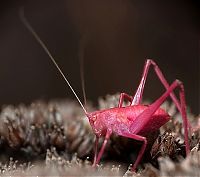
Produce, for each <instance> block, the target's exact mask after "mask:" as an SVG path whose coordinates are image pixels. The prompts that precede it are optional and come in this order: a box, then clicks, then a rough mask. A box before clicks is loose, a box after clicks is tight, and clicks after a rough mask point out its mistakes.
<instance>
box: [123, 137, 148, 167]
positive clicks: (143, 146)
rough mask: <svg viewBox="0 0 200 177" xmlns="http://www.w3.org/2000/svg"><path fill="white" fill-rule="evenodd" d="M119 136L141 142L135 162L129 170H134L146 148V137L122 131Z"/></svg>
mask: <svg viewBox="0 0 200 177" xmlns="http://www.w3.org/2000/svg"><path fill="white" fill-rule="evenodd" d="M121 136H123V137H127V138H131V139H134V140H137V141H142V142H143V144H142V147H141V149H140V151H139V153H138V156H137V158H136V160H135V162H134V164H133V166H132V168H131V171H135V169H136V167H137V166H138V164H139V163H140V161H141V159H142V157H143V155H144V152H145V149H146V146H147V139H146V137H143V136H140V135H136V134H130V133H123V134H121Z"/></svg>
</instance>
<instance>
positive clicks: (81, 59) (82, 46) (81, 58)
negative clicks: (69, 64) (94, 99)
mask: <svg viewBox="0 0 200 177" xmlns="http://www.w3.org/2000/svg"><path fill="white" fill-rule="evenodd" d="M84 49H85V36H82V37H81V40H80V45H79V52H78V54H79V55H78V57H79V62H80V76H81V87H82V92H83V99H84V105H86V103H87V100H86V92H85V79H84Z"/></svg>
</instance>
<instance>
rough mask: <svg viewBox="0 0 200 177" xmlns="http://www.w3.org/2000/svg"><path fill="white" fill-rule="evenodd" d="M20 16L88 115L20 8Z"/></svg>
mask: <svg viewBox="0 0 200 177" xmlns="http://www.w3.org/2000/svg"><path fill="white" fill-rule="evenodd" d="M19 15H20V19H21V21H22V22H23V24H24V25H25V26H26V28H27V29H28V30H29V31H30V32H31V34H32V35H33V36H34V37H35V39H36V40H37V42H38V43H39V44H40V45H41V47H42V48H43V49H44V51H45V52H46V53H47V55H48V56H49V58H50V59H51V61H52V62H53V64H54V65H55V67H56V68H57V69H58V71H59V73H60V74H61V76H62V77H63V79H64V80H65V82H66V83H67V85H68V86H69V88H70V89H71V91H72V92H73V94H74V96H75V97H76V99H77V100H78V102H79V104H80V105H81V107H82V108H83V110H84V112H85V114H87V111H86V109H85V107H84V106H83V104H82V102H81V101H80V99H79V97H78V96H77V94H76V92H75V91H74V89H73V88H72V86H71V84H70V83H69V81H68V80H67V78H66V77H65V75H64V73H63V72H62V70H61V69H60V67H59V66H58V64H57V63H56V61H55V59H54V58H53V56H52V55H51V53H50V52H49V50H48V48H47V47H46V45H45V44H44V42H43V41H42V40H41V39H40V37H39V36H38V34H37V33H36V32H35V31H34V29H33V28H32V26H31V25H30V24H29V22H28V21H27V20H26V18H25V16H24V8H23V7H22V8H20V10H19Z"/></svg>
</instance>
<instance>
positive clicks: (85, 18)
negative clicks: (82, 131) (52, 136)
mask: <svg viewBox="0 0 200 177" xmlns="http://www.w3.org/2000/svg"><path fill="white" fill-rule="evenodd" d="M20 6H24V9H25V16H26V18H27V19H28V21H29V22H30V23H31V25H32V26H33V27H34V29H35V30H36V31H37V33H38V34H39V36H40V37H41V39H42V40H43V41H44V42H45V43H46V45H47V46H48V48H49V50H50V51H51V53H52V54H53V56H55V58H56V60H57V62H58V63H59V65H60V66H61V68H62V70H63V71H64V72H65V73H66V75H67V77H68V79H69V80H70V82H71V84H72V85H73V87H74V89H75V90H76V91H77V93H78V95H80V97H81V98H82V96H83V94H82V91H81V79H80V64H79V59H80V58H83V60H84V70H85V74H84V78H85V84H86V94H87V99H88V100H93V101H94V102H95V101H97V99H98V97H99V96H104V95H106V94H113V93H116V92H127V93H129V94H132V95H133V93H134V91H135V90H136V88H137V85H138V83H139V80H140V77H141V74H142V70H143V65H144V61H145V59H147V58H152V59H154V60H155V61H156V62H157V63H158V64H159V66H160V68H161V69H162V71H163V73H164V74H165V76H166V78H167V80H168V81H169V82H170V83H171V82H172V81H173V80H174V79H176V78H178V79H180V80H182V81H183V82H184V85H185V91H186V99H187V100H186V101H187V104H188V105H189V106H190V108H191V110H192V112H193V113H195V114H198V113H199V108H200V104H199V102H200V90H199V88H200V80H199V79H200V74H199V68H200V62H199V60H200V58H199V56H200V28H199V27H200V26H199V19H200V15H199V11H200V9H199V7H200V6H199V4H198V2H197V1H195V0H193V1H191V0H177V1H172V0H171V1H160V0H152V1H139V0H137V1H136V0H84V1H82V0H62V1H55V0H43V1H39V0H34V1H33V0H29V1H14V0H13V1H12V0H1V2H0V83H1V84H0V104H1V105H2V104H18V103H20V102H24V103H29V102H31V101H33V100H35V99H40V98H42V99H52V98H64V97H71V98H74V96H73V95H72V93H71V91H70V90H69V88H68V87H67V86H66V84H65V83H64V81H63V79H62V78H61V77H60V75H59V74H58V72H57V70H56V69H55V67H54V66H53V64H52V63H51V62H50V60H49V58H48V56H47V55H46V54H45V52H44V51H43V49H42V48H41V47H40V46H39V45H38V43H37V42H36V40H35V39H34V38H33V36H31V35H30V33H29V32H28V31H27V29H26V28H25V27H24V25H23V24H22V22H21V21H20V19H19V16H18V9H19V7H20ZM152 71H153V70H151V74H150V75H149V77H148V82H147V85H146V88H145V94H144V97H145V98H146V99H151V100H155V99H156V98H158V97H159V96H160V95H161V93H162V92H163V91H164V89H163V86H162V85H161V84H160V83H159V81H158V79H157V78H156V77H155V74H154V72H152Z"/></svg>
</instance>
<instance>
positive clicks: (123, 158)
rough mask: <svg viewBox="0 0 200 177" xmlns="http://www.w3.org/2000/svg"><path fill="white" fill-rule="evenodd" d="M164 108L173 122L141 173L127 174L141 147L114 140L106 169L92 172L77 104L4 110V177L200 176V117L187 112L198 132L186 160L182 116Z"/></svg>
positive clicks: (89, 136) (87, 133) (155, 140)
mask: <svg viewBox="0 0 200 177" xmlns="http://www.w3.org/2000/svg"><path fill="white" fill-rule="evenodd" d="M117 103H118V94H117V95H108V96H106V97H105V98H100V99H99V105H98V107H97V108H94V107H93V106H92V105H89V106H88V108H87V109H88V110H89V111H93V110H95V109H105V108H110V107H115V106H116V105H117ZM162 107H163V108H164V109H165V110H166V111H167V112H168V113H169V114H170V115H171V116H172V119H171V121H170V122H168V123H167V124H166V125H165V126H163V127H161V128H160V131H159V132H158V135H157V136H156V137H155V136H154V137H152V142H150V145H149V147H148V148H147V151H146V154H145V157H144V158H143V161H142V162H141V164H140V165H139V167H138V171H137V173H132V172H130V171H129V170H127V169H128V167H129V165H130V163H132V162H134V160H135V157H136V156H137V152H138V150H139V148H140V146H141V144H140V143H136V142H135V141H132V140H130V139H125V138H121V137H117V136H112V138H111V140H110V141H109V142H108V146H107V147H106V152H105V154H104V156H103V158H102V161H101V165H99V166H98V167H97V168H96V169H94V168H92V167H91V161H92V157H93V145H94V138H95V137H94V134H93V132H92V130H91V128H90V125H89V124H88V121H87V118H86V117H85V116H84V114H83V111H82V110H81V108H80V107H79V105H77V103H76V102H74V101H71V100H55V101H52V102H48V103H45V102H43V101H36V102H34V103H32V104H31V105H29V106H25V105H18V106H5V107H3V108H2V110H1V114H0V125H1V126H0V173H1V175H13V176H14V175H17V176H27V175H33V176H34V175H35V176H50V175H51V176H183V175H184V176H197V175H198V173H199V172H200V160H199V159H200V152H199V139H200V129H199V127H198V126H199V124H200V123H199V122H200V117H198V116H194V115H192V114H191V113H189V111H188V118H189V120H190V122H191V124H192V126H193V127H195V128H194V130H195V131H194V132H193V133H192V135H190V146H191V151H192V152H191V154H190V155H189V156H188V157H187V158H185V147H184V139H183V135H184V132H183V128H182V123H181V116H180V114H179V113H178V112H177V110H176V108H175V106H174V105H173V104H169V103H168V102H166V103H165V104H163V105H162Z"/></svg>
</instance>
